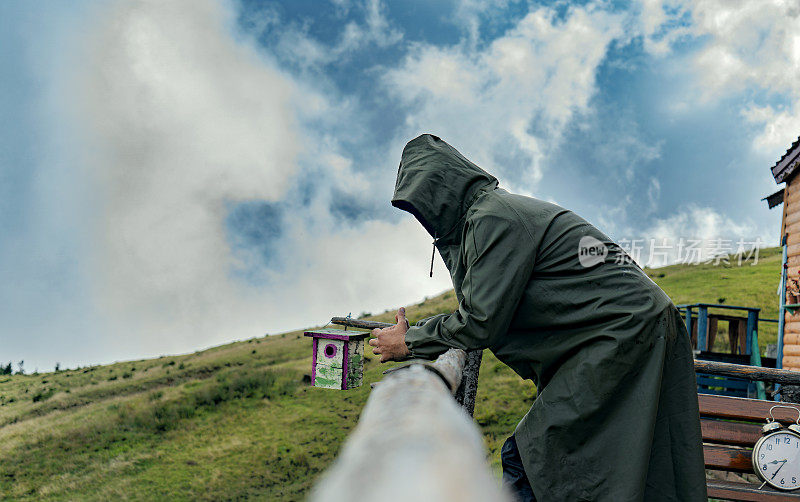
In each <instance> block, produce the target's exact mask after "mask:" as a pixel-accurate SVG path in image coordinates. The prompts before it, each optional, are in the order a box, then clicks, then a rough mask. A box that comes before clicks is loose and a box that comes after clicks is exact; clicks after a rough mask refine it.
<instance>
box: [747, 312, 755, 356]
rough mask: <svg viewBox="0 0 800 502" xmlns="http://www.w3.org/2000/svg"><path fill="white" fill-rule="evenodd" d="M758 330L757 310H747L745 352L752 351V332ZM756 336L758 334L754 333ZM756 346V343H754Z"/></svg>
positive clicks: (750, 352) (749, 352)
mask: <svg viewBox="0 0 800 502" xmlns="http://www.w3.org/2000/svg"><path fill="white" fill-rule="evenodd" d="M757 330H758V310H755V309H750V310H748V311H747V335H746V336H747V342H746V344H747V345H746V347H747V352H746V354H752V353H753V333H757ZM756 336H758V335H756ZM755 347H758V344H756V345H755Z"/></svg>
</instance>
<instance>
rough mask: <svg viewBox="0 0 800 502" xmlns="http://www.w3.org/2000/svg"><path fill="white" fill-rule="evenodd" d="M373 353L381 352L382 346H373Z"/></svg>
mask: <svg viewBox="0 0 800 502" xmlns="http://www.w3.org/2000/svg"><path fill="white" fill-rule="evenodd" d="M372 353H373V354H380V353H381V348H380V347H372Z"/></svg>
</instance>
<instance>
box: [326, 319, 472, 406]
mask: <svg viewBox="0 0 800 502" xmlns="http://www.w3.org/2000/svg"><path fill="white" fill-rule="evenodd" d="M331 323H332V324H338V325H340V326H347V327H352V328H360V329H376V328H378V329H380V328H388V327H389V326H393V324H390V323H387V322H376V321H364V320H361V319H353V318H351V317H332V318H331ZM482 359H483V351H482V350H470V351H467V362H466V365H465V366H464V376H463V378H462V383H461V387H459V388H458V390H457V391H456V396H455V397H456V401H457V402H458V404H460V405H461V407H462V408H464V411H466V412H467V414H468V415H469V416H472V415H473V414H474V413H475V395H476V394H477V392H478V375H479V374H480V371H481V360H482Z"/></svg>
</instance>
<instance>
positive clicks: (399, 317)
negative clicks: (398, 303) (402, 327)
mask: <svg viewBox="0 0 800 502" xmlns="http://www.w3.org/2000/svg"><path fill="white" fill-rule="evenodd" d="M394 318H395V320H396V321H397V324H406V325H408V321H407V320H406V309H405V307H400V308H399V309H397V314H396V315H395V316H394Z"/></svg>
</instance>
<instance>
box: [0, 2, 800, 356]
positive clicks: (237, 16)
mask: <svg viewBox="0 0 800 502" xmlns="http://www.w3.org/2000/svg"><path fill="white" fill-rule="evenodd" d="M798 25H800V0H773V1H766V0H765V1H763V2H747V1H735V0H695V1H689V0H644V1H640V2H611V1H580V2H568V1H556V2H533V1H514V0H493V1H480V0H463V1H430V0H425V1H422V0H408V1H396V2H388V1H381V0H331V1H328V2H326V1H322V0H317V1H309V0H291V1H286V2H271V1H251V0H241V1H231V0H191V1H189V0H185V1H167V2H165V1H155V0H154V1H145V0H125V1H103V2H100V1H85V0H82V1H74V2H61V1H52V2H48V1H44V0H38V1H36V2H31V1H24V0H19V1H13V0H12V1H4V2H2V3H0V65H2V73H0V121H2V129H0V361H7V360H13V361H15V362H16V361H19V360H25V367H26V368H27V369H28V370H29V371H30V370H33V369H35V368H39V369H40V370H49V369H52V367H53V365H54V364H55V362H57V361H58V362H61V364H62V366H70V367H74V366H77V365H85V364H96V363H104V362H110V361H114V360H121V359H132V358H139V357H148V356H157V355H160V354H169V353H177V352H188V351H193V350H196V349H199V348H203V347H207V346H210V345H215V344H220V343H224V342H227V341H231V340H237V339H244V338H249V337H253V336H262V335H263V334H265V333H277V332H280V331H282V330H287V329H291V328H298V327H303V326H308V325H315V324H320V323H324V322H325V321H326V320H327V319H328V318H330V317H331V316H332V315H342V314H347V313H348V312H352V313H353V314H354V315H356V314H358V313H360V312H363V311H370V312H376V311H382V310H384V309H386V308H394V307H397V306H400V305H403V304H405V303H409V302H413V301H416V300H419V299H421V298H422V297H424V296H427V295H433V294H436V293H438V292H440V291H442V290H444V289H446V288H448V287H449V277H448V275H447V273H446V271H445V270H444V268H443V266H442V265H441V262H440V261H439V260H438V259H437V269H436V272H435V275H434V278H433V279H430V278H428V275H427V267H428V259H429V256H430V239H429V237H428V236H427V234H425V232H424V231H423V230H422V228H421V227H419V226H418V225H417V223H416V222H415V221H414V220H413V219H412V218H411V217H410V216H408V215H406V214H405V213H400V212H398V211H396V210H394V209H393V208H392V207H391V206H390V204H389V199H390V197H391V193H392V189H393V186H394V176H395V174H396V169H397V165H398V162H399V159H400V153H401V151H402V148H403V145H404V144H405V142H407V141H408V140H409V139H411V138H413V137H414V136H416V135H418V134H420V133H423V132H431V133H435V134H437V135H439V136H441V137H442V138H444V139H445V140H446V141H448V142H449V143H451V144H452V145H454V146H455V147H456V148H458V149H460V150H461V152H462V153H464V154H465V155H466V156H467V157H468V158H470V159H472V160H473V161H475V162H476V163H478V164H479V165H481V166H483V167H484V168H485V169H487V170H488V171H490V172H492V173H493V174H495V175H496V176H498V178H500V180H501V184H502V185H503V186H504V187H506V188H508V189H510V190H512V191H516V192H519V193H524V194H527V195H532V196H535V197H539V198H543V199H546V200H550V201H553V202H556V203H558V204H561V205H563V206H565V207H567V208H570V209H573V210H575V211H577V212H578V213H579V214H581V215H582V216H584V217H585V218H587V219H588V220H589V221H591V222H593V223H595V224H596V225H598V226H599V227H600V228H601V229H602V230H604V231H605V232H606V233H608V234H609V235H610V236H612V237H613V238H615V239H617V240H620V241H623V240H626V239H634V238H644V239H649V238H658V239H665V238H666V239H671V240H677V239H679V238H687V239H704V240H706V241H708V240H712V239H724V240H728V241H730V242H733V243H735V242H737V240H747V241H748V242H750V241H754V240H755V239H761V240H762V241H763V243H764V244H765V245H775V244H777V234H778V231H779V230H778V226H779V214H778V212H777V211H775V210H773V211H768V210H767V209H766V206H765V204H764V203H763V202H761V201H760V200H759V199H760V198H761V197H764V196H765V195H768V194H770V193H772V192H773V191H775V190H776V189H777V187H776V185H775V183H774V181H773V179H772V178H771V176H770V173H769V167H770V166H771V165H772V164H774V162H775V161H776V160H777V158H778V157H779V156H780V155H781V154H782V153H783V151H785V150H786V148H787V147H788V146H789V145H790V144H791V142H792V141H793V140H794V139H796V138H797V136H798V134H800V84H798V82H800V34H798V30H797V26H798ZM644 261H647V260H646V257H645V259H644Z"/></svg>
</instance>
